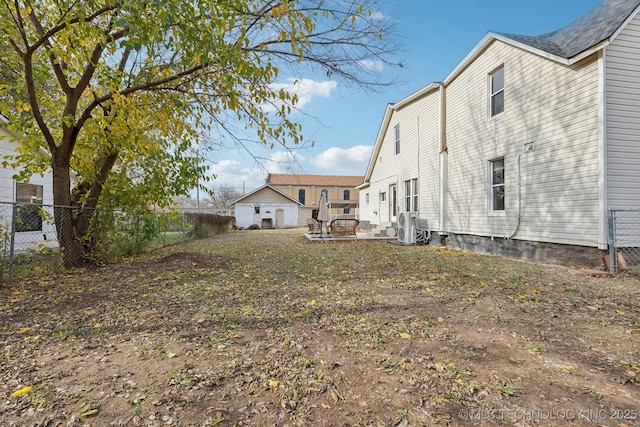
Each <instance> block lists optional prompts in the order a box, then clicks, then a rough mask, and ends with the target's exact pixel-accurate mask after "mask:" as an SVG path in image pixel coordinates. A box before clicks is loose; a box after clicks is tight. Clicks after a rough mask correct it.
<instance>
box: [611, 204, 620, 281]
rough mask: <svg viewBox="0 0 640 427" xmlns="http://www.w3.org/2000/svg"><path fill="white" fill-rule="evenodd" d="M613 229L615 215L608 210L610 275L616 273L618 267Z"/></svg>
mask: <svg viewBox="0 0 640 427" xmlns="http://www.w3.org/2000/svg"><path fill="white" fill-rule="evenodd" d="M615 229H616V226H615V214H614V211H613V209H612V208H609V271H611V273H612V274H615V273H616V270H617V267H618V258H617V257H616V252H617V249H616V234H615Z"/></svg>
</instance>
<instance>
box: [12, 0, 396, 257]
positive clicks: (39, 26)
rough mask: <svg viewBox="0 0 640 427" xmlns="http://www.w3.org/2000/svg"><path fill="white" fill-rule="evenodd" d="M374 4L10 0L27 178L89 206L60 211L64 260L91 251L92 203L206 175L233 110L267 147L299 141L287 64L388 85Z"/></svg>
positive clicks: (178, 187) (15, 103) (16, 115)
mask: <svg viewBox="0 0 640 427" xmlns="http://www.w3.org/2000/svg"><path fill="white" fill-rule="evenodd" d="M363 2H364V3H363V4H359V3H358V2H356V1H352V0H291V1H286V0H285V1H276V0H192V1H187V2H185V1H182V0H149V1H144V0H143V1H140V0H85V1H82V2H78V1H77V0H34V1H29V0H13V1H10V0H2V3H0V5H1V6H0V21H1V22H2V27H1V30H0V31H1V32H2V36H1V37H0V52H1V53H2V54H3V55H4V56H5V57H4V58H3V62H4V63H7V64H18V65H19V67H20V70H19V75H20V78H19V79H17V80H15V81H11V82H6V83H4V82H3V84H2V85H0V102H1V104H0V114H3V115H5V116H7V117H9V119H10V121H11V124H12V126H13V127H14V129H15V130H16V131H19V132H21V133H22V134H23V135H25V138H24V139H23V140H22V141H21V148H20V151H19V155H18V156H17V157H16V158H15V159H14V161H16V162H20V163H21V164H22V165H23V166H24V167H25V176H28V175H29V174H32V173H35V172H41V171H43V170H44V169H46V168H47V167H51V169H52V171H53V193H54V194H53V200H54V204H55V205H58V206H72V207H77V208H78V209H74V210H71V209H56V210H55V222H56V227H57V230H58V238H59V240H60V245H61V247H62V248H63V249H64V252H63V253H64V260H65V265H67V266H73V265H77V264H78V263H79V262H80V261H81V260H82V259H83V256H84V253H85V250H86V249H87V248H86V247H85V244H84V243H83V239H82V237H83V236H84V235H85V234H86V231H87V227H88V224H89V221H90V219H91V212H92V209H93V208H96V207H98V206H106V205H108V204H112V205H118V204H120V205H127V203H128V204H132V203H133V204H135V205H136V206H138V207H140V206H142V207H144V206H145V204H146V203H150V202H153V203H156V204H162V203H163V202H164V201H168V200H170V199H171V198H172V197H174V196H175V195H178V194H184V193H186V190H187V189H188V188H189V187H190V186H192V185H193V184H194V183H196V182H198V178H199V177H200V176H202V175H203V174H204V169H203V168H202V167H201V165H200V164H199V162H198V161H197V159H196V158H194V157H193V156H189V155H188V153H189V152H192V150H190V149H191V148H192V147H193V146H194V145H196V144H197V142H198V140H199V137H200V134H201V133H206V132H209V131H211V129H212V127H213V126H217V127H219V128H222V129H223V130H224V129H225V126H226V123H227V117H225V114H231V115H232V116H233V118H234V119H235V120H238V121H240V122H242V123H244V124H245V126H246V127H247V129H249V128H250V129H253V131H254V132H255V133H256V135H257V136H258V137H259V139H260V141H261V142H262V143H264V144H268V145H271V146H273V145H275V144H287V143H289V144H291V143H293V144H296V143H298V142H300V141H301V138H302V134H301V128H300V126H299V125H298V124H296V123H295V122H294V121H292V120H291V119H290V113H291V111H292V108H295V103H296V96H295V95H292V94H289V93H287V92H285V91H284V90H282V89H277V86H275V85H274V83H275V82H276V81H277V79H278V76H279V75H280V73H281V71H280V68H282V67H289V68H290V69H292V70H295V69H297V70H301V69H305V70H306V69H307V66H308V67H309V68H308V69H313V70H316V71H318V70H323V71H324V72H326V73H327V75H331V76H336V77H340V78H342V79H344V80H345V81H349V82H352V83H354V84H357V85H361V86H365V87H368V88H372V87H375V86H376V85H381V84H383V82H380V81H377V80H376V75H375V73H373V72H372V71H373V67H367V66H366V64H367V63H366V61H372V60H376V61H383V62H385V63H388V62H389V61H388V59H387V58H388V55H389V54H390V53H392V52H393V50H394V47H393V46H392V45H391V44H390V39H387V38H383V35H386V33H387V32H389V31H390V30H391V29H392V27H393V24H392V23H391V21H386V20H381V19H378V18H377V16H378V15H377V14H376V13H375V12H376V10H377V6H378V4H377V3H378V0H363ZM267 106H268V107H269V108H266V107H267ZM72 176H74V177H75V181H74V182H75V185H73V186H72ZM132 194H133V196H132ZM107 202H108V203H107ZM69 224H73V226H72V227H70V226H69Z"/></svg>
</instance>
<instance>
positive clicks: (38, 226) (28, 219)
mask: <svg viewBox="0 0 640 427" xmlns="http://www.w3.org/2000/svg"><path fill="white" fill-rule="evenodd" d="M16 203H18V204H20V206H18V216H17V217H16V231H41V230H42V216H41V215H40V206H41V205H42V185H33V184H23V183H22V182H16Z"/></svg>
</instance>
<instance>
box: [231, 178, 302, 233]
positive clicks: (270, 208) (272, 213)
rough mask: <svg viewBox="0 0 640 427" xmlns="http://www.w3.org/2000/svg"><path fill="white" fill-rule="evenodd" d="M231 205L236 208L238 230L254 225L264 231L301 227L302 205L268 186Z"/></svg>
mask: <svg viewBox="0 0 640 427" xmlns="http://www.w3.org/2000/svg"><path fill="white" fill-rule="evenodd" d="M231 205H232V206H234V208H235V217H236V226H237V227H238V228H247V227H250V226H252V225H257V226H258V227H260V228H262V229H270V228H296V227H299V226H300V225H299V223H298V211H299V207H300V206H302V204H301V203H300V202H298V201H297V200H295V199H292V198H291V197H289V196H288V195H286V194H284V193H283V192H281V191H279V190H277V189H275V188H273V187H272V186H271V185H268V184H267V185H263V186H262V187H260V188H258V189H256V190H254V191H252V192H251V193H249V194H246V195H244V196H242V197H240V198H239V199H236V200H235V201H233V202H232V203H231Z"/></svg>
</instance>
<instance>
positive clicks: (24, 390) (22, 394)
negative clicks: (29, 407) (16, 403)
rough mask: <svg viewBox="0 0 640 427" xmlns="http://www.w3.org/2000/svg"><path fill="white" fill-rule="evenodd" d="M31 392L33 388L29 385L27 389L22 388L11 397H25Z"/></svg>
mask: <svg viewBox="0 0 640 427" xmlns="http://www.w3.org/2000/svg"><path fill="white" fill-rule="evenodd" d="M31 390H32V388H31V386H30V385H28V386H26V387H22V388H19V389H17V390H16V391H14V392H13V393H11V396H13V397H20V396H24V395H25V394H27V393H30V392H31Z"/></svg>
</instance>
